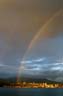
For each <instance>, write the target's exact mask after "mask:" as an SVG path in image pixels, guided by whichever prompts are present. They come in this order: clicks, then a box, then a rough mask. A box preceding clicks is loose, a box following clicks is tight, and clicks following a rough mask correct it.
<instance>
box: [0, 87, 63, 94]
mask: <svg viewBox="0 0 63 96" xmlns="http://www.w3.org/2000/svg"><path fill="white" fill-rule="evenodd" d="M0 96H63V89H31V88H30V89H24V88H22V89H10V88H0Z"/></svg>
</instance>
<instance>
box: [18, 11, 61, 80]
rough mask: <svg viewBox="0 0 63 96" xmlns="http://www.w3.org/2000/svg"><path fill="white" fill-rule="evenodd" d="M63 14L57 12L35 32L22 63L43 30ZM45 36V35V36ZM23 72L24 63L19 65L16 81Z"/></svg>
mask: <svg viewBox="0 0 63 96" xmlns="http://www.w3.org/2000/svg"><path fill="white" fill-rule="evenodd" d="M62 13H63V10H59V11H58V12H56V13H55V14H54V15H53V16H52V17H51V18H50V19H49V20H48V21H47V22H46V23H45V24H44V25H43V26H42V27H41V28H40V30H39V31H38V32H37V34H36V35H35V36H34V38H33V39H32V40H31V42H30V44H29V47H28V49H27V51H26V53H25V55H24V57H23V59H22V61H23V62H24V61H25V58H26V56H27V54H28V52H29V51H30V49H31V48H32V47H33V46H34V44H35V42H36V41H37V39H38V38H39V37H40V35H42V37H43V35H44V30H45V29H46V28H47V27H48V26H49V24H50V23H52V21H53V20H54V19H55V18H56V17H57V16H59V15H62ZM46 35H47V34H46ZM23 70H24V63H21V65H20V68H19V72H18V78H17V79H18V80H19V79H20V75H21V72H22V71H23Z"/></svg>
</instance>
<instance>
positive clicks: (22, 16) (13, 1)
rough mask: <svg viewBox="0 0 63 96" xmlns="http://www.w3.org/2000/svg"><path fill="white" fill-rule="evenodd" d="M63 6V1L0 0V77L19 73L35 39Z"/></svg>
mask: <svg viewBox="0 0 63 96" xmlns="http://www.w3.org/2000/svg"><path fill="white" fill-rule="evenodd" d="M62 6H63V1H62V0H0V62H3V64H1V65H0V76H2V75H3V77H4V76H6V77H7V76H8V74H10V73H14V74H15V73H17V68H19V66H20V63H21V59H22V57H23V55H24V54H25V51H26V50H27V48H28V45H29V43H30V41H31V39H32V38H33V37H34V35H35V34H36V33H37V31H38V30H39V29H40V28H41V27H42V25H43V24H44V23H45V22H46V21H47V20H48V19H49V18H50V17H51V16H52V15H53V14H54V13H55V12H56V11H58V10H60V9H62ZM60 21H61V20H60ZM60 23H61V22H60ZM59 25H60V24H59ZM59 25H58V26H59ZM52 29H53V28H52ZM50 30H51V29H50ZM54 32H55V31H54ZM61 47H62V46H61ZM57 50H59V49H57ZM32 53H33V52H32ZM40 53H41V52H40ZM43 54H44V52H43ZM45 54H46V53H45ZM12 67H13V68H12ZM16 67H17V68H16ZM31 67H34V66H30V68H31ZM39 67H40V66H38V67H37V65H36V69H37V70H39ZM34 68H35V67H34ZM4 73H5V75H4ZM37 73H38V72H37ZM10 76H12V74H10Z"/></svg>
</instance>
